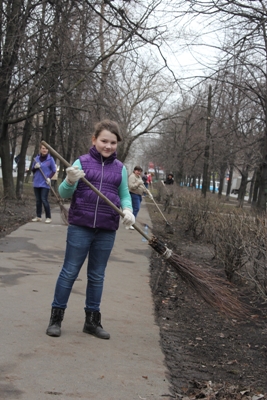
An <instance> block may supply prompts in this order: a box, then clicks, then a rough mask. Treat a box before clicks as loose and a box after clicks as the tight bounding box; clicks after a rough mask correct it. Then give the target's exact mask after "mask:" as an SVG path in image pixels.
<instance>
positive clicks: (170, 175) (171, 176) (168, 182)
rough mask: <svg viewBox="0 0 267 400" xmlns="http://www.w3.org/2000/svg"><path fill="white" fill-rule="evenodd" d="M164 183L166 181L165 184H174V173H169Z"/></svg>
mask: <svg viewBox="0 0 267 400" xmlns="http://www.w3.org/2000/svg"><path fill="white" fill-rule="evenodd" d="M164 183H165V185H173V183H174V179H173V174H168V176H167V178H166V180H165V181H164Z"/></svg>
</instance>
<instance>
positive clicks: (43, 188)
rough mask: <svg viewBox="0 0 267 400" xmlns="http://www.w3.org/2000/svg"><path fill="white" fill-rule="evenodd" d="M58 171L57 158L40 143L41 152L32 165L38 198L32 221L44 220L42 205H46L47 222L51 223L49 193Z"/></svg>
mask: <svg viewBox="0 0 267 400" xmlns="http://www.w3.org/2000/svg"><path fill="white" fill-rule="evenodd" d="M40 169H41V170H42V172H43V173H42V172H41V170H40ZM56 171H57V167H56V163H55V160H54V159H53V157H52V156H51V155H50V154H49V153H48V149H47V148H46V147H45V146H43V145H40V153H39V154H38V155H37V156H36V157H35V162H34V164H33V167H32V172H33V189H34V194H35V198H36V217H34V218H33V219H32V222H41V221H42V206H44V211H45V223H46V224H50V223H51V221H52V220H51V210H50V205H49V202H48V194H49V190H50V187H51V178H52V176H53V175H54V174H55V172H56ZM44 175H45V177H46V179H45V178H44Z"/></svg>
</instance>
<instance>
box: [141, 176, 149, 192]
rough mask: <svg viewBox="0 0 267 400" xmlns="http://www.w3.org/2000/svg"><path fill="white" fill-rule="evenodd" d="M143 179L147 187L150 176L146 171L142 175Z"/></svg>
mask: <svg viewBox="0 0 267 400" xmlns="http://www.w3.org/2000/svg"><path fill="white" fill-rule="evenodd" d="M142 181H143V183H144V186H145V188H146V189H147V188H148V177H147V172H145V173H144V175H143V176H142ZM144 196H146V192H144Z"/></svg>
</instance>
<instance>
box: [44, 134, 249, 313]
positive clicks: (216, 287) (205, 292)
mask: <svg viewBox="0 0 267 400" xmlns="http://www.w3.org/2000/svg"><path fill="white" fill-rule="evenodd" d="M41 143H42V145H43V146H45V147H47V148H48V149H49V151H50V153H51V154H52V155H54V156H55V157H57V158H58V159H59V160H60V161H61V162H62V163H63V164H64V165H65V166H66V167H70V166H71V164H69V163H68V162H67V161H66V160H65V159H64V158H63V157H62V156H61V155H60V154H58V153H57V152H56V151H55V150H54V149H53V148H52V147H51V146H50V145H49V144H47V143H46V142H45V141H44V140H43V141H42V142H41ZM81 180H82V181H83V182H84V183H85V184H86V185H87V186H89V187H90V188H91V189H92V190H93V191H94V192H95V193H96V194H97V195H98V196H99V197H101V198H102V199H103V200H104V201H105V202H106V203H107V204H109V205H110V207H112V208H113V209H114V210H115V211H116V212H117V213H118V214H119V215H121V216H122V217H124V215H123V212H122V211H121V210H120V209H119V208H117V207H116V206H115V205H114V204H113V203H112V202H111V201H110V200H109V199H108V198H107V197H106V196H104V195H103V194H102V193H101V192H100V191H99V190H98V189H97V188H95V187H94V186H93V185H92V184H91V183H90V182H89V181H88V180H87V179H85V178H81ZM133 226H134V228H135V230H136V231H137V232H139V233H140V234H141V235H142V236H143V237H145V238H146V239H147V241H148V244H149V246H151V247H152V248H153V249H154V250H155V251H156V252H157V253H158V254H159V255H161V256H162V257H163V258H164V259H165V260H166V261H167V262H168V263H169V264H170V265H171V266H172V267H173V268H174V269H175V270H176V271H177V273H178V274H179V275H180V277H181V278H182V279H183V280H184V281H185V282H186V283H187V284H188V285H189V286H190V287H192V288H193V289H194V290H195V291H196V292H197V293H198V294H199V295H200V296H201V297H202V299H203V300H205V301H206V302H207V303H208V304H209V305H211V306H212V307H213V308H215V309H217V311H219V312H220V313H222V314H224V315H225V316H227V317H231V318H241V317H245V316H246V317H247V316H248V312H249V311H248V309H247V308H246V306H244V305H243V304H242V303H241V302H240V301H239V300H238V299H237V298H236V297H235V296H234V295H233V294H232V293H231V291H230V289H229V287H228V286H227V285H226V282H225V280H224V279H222V278H220V277H218V276H216V275H213V274H212V273H211V272H209V271H207V270H205V269H203V268H202V267H200V266H198V265H196V264H195V263H193V262H191V261H189V260H186V259H184V258H183V257H181V256H179V255H178V254H175V253H174V252H173V251H172V250H171V249H169V248H168V247H166V246H165V244H164V243H163V242H161V241H160V240H159V239H157V238H156V237H154V236H153V237H149V236H148V235H146V234H145V233H144V232H143V231H142V230H141V229H140V228H139V227H138V226H137V225H136V224H134V225H133Z"/></svg>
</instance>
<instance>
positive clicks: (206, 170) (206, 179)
mask: <svg viewBox="0 0 267 400" xmlns="http://www.w3.org/2000/svg"><path fill="white" fill-rule="evenodd" d="M207 114H208V115H207V125H206V146H205V151H204V166H203V182H202V190H201V192H202V195H203V196H204V197H206V194H207V190H208V188H209V183H210V177H209V158H210V125H211V85H209V95H208V113H207Z"/></svg>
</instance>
